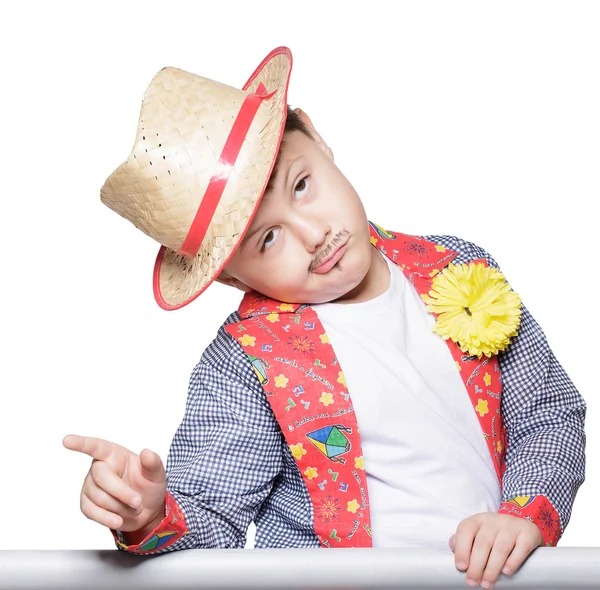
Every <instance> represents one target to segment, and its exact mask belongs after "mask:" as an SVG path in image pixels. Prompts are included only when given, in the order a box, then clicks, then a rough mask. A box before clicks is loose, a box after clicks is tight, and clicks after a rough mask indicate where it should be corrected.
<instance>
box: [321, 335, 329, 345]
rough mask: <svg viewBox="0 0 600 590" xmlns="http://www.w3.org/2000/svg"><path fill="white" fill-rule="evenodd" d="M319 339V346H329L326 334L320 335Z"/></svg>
mask: <svg viewBox="0 0 600 590" xmlns="http://www.w3.org/2000/svg"><path fill="white" fill-rule="evenodd" d="M319 338H320V339H321V344H329V336H327V334H321V335H320V336H319Z"/></svg>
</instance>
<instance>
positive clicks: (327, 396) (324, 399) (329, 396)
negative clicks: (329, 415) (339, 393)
mask: <svg viewBox="0 0 600 590" xmlns="http://www.w3.org/2000/svg"><path fill="white" fill-rule="evenodd" d="M319 401H320V402H321V403H322V404H323V405H324V406H330V405H331V404H332V403H333V393H328V392H326V391H324V392H323V394H322V395H321V397H320V398H319Z"/></svg>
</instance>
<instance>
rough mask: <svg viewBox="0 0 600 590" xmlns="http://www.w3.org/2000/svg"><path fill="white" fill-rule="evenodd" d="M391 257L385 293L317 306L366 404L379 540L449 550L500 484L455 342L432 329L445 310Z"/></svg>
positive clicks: (353, 391)
mask: <svg viewBox="0 0 600 590" xmlns="http://www.w3.org/2000/svg"><path fill="white" fill-rule="evenodd" d="M382 256H383V255H382ZM383 257H384V258H385V260H386V262H387V263H388V267H389V269H390V286H389V289H388V290H387V291H386V292H385V293H383V294H382V295H380V296H379V297H376V298H375V299H372V300H370V301H366V302H363V303H350V304H341V303H324V304H319V305H313V306H312V307H313V308H314V309H315V311H316V312H317V314H318V316H319V319H320V320H321V322H322V323H323V326H324V328H325V330H326V333H327V334H328V336H329V340H330V342H331V344H332V346H333V350H334V351H335V353H336V355H337V358H338V361H339V364H340V367H341V370H342V371H343V372H344V376H345V378H346V384H347V386H348V391H349V392H350V395H351V396H352V401H353V404H354V408H355V411H356V417H357V421H358V427H359V430H360V436H361V441H362V445H363V456H364V460H365V468H366V476H367V487H368V492H369V499H370V506H371V524H372V527H371V528H372V531H373V546H374V547H429V548H439V549H446V550H449V549H448V539H449V538H450V536H451V535H452V534H453V533H454V532H456V527H457V526H458V524H459V522H460V521H461V520H463V519H464V518H467V517H469V516H472V515H473V514H476V513H478V512H485V511H492V512H496V511H497V510H498V507H499V506H500V502H501V494H500V486H499V483H498V478H497V476H496V472H495V470H494V466H493V463H492V460H491V457H490V454H489V451H488V448H487V445H486V442H485V438H484V436H483V431H482V429H481V426H480V425H479V422H478V420H477V416H476V414H475V410H474V409H473V406H472V405H471V401H470V400H469V396H468V393H467V391H466V388H465V385H464V382H463V380H462V378H461V376H460V374H459V372H458V369H457V367H456V364H455V362H454V359H453V357H452V355H451V353H450V350H449V349H448V344H447V343H446V342H445V341H444V340H443V339H442V338H441V336H439V335H437V334H435V333H434V332H433V330H432V327H433V325H434V323H435V318H434V317H433V315H431V314H430V313H429V312H428V311H427V310H426V309H425V304H424V303H423V301H422V300H421V298H420V296H419V294H418V292H417V291H416V289H415V288H414V286H413V285H412V284H411V283H410V281H408V280H407V279H406V277H405V276H404V273H403V272H402V270H401V269H400V268H399V267H398V266H397V265H396V264H394V263H393V262H391V261H390V260H389V259H388V258H387V257H386V256H383ZM349 311H350V312H351V313H348V312H349ZM348 318H351V321H348Z"/></svg>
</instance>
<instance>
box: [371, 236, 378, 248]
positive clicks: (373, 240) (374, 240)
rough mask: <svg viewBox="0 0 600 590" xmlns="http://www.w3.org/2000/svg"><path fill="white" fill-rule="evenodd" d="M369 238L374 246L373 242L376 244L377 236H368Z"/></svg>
mask: <svg viewBox="0 0 600 590" xmlns="http://www.w3.org/2000/svg"><path fill="white" fill-rule="evenodd" d="M370 239H371V244H373V246H374V245H375V244H377V238H375V237H374V236H371V238H370Z"/></svg>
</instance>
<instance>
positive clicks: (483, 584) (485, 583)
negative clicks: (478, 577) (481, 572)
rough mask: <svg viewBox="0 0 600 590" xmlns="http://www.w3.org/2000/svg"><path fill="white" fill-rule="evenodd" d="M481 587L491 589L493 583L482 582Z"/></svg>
mask: <svg viewBox="0 0 600 590" xmlns="http://www.w3.org/2000/svg"><path fill="white" fill-rule="evenodd" d="M481 587H482V588H488V589H489V588H491V587H492V583H491V582H488V581H487V580H484V581H483V582H481Z"/></svg>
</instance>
